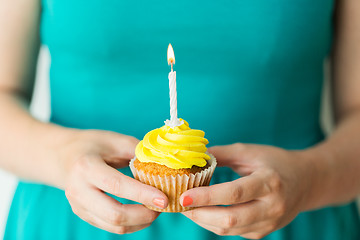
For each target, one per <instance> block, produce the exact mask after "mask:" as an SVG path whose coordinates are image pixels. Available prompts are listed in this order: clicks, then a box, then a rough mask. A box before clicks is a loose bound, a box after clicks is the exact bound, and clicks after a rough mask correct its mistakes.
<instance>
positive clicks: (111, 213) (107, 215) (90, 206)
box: [78, 189, 159, 226]
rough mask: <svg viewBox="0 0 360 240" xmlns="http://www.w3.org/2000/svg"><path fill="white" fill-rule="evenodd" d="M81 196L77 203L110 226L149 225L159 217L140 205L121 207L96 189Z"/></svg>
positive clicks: (121, 205)
mask: <svg viewBox="0 0 360 240" xmlns="http://www.w3.org/2000/svg"><path fill="white" fill-rule="evenodd" d="M81 196H82V197H81V199H79V200H78V202H79V203H80V204H81V205H82V206H83V207H84V208H85V209H86V210H87V211H88V212H90V213H92V214H93V215H95V216H96V217H98V218H100V219H102V220H103V221H104V222H107V223H109V224H112V225H122V226H136V225H144V224H149V223H151V222H153V221H154V220H155V219H156V218H157V217H158V215H159V213H157V212H154V211H151V210H149V209H148V208H146V207H144V206H142V205H123V204H121V203H120V202H118V201H116V200H115V199H114V198H112V197H110V196H108V195H106V194H105V193H103V192H102V191H100V190H98V189H90V190H89V191H86V193H84V194H82V195H81Z"/></svg>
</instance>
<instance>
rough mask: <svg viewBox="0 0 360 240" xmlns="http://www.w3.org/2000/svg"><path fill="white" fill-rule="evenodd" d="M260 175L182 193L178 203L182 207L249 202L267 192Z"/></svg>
mask: <svg viewBox="0 0 360 240" xmlns="http://www.w3.org/2000/svg"><path fill="white" fill-rule="evenodd" d="M264 181H265V179H264V177H263V176H262V175H260V174H255V173H254V174H251V175H249V176H246V177H242V178H239V179H237V180H234V181H232V182H226V183H221V184H215V185H211V186H208V187H197V188H193V189H190V190H188V191H186V192H184V193H183V194H182V195H181V196H180V203H181V204H182V205H183V206H184V207H189V206H191V207H199V206H212V205H232V204H237V203H244V202H249V201H251V200H254V199H257V198H259V197H262V196H264V195H265V194H267V193H268V192H269V190H268V188H267V187H266V186H267V185H266V184H265V183H264Z"/></svg>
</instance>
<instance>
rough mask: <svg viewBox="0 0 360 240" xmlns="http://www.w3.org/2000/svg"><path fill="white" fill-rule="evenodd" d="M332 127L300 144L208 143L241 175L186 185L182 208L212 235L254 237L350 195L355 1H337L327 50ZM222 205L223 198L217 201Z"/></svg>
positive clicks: (358, 57)
mask: <svg viewBox="0 0 360 240" xmlns="http://www.w3.org/2000/svg"><path fill="white" fill-rule="evenodd" d="M333 83H334V84H333V85H334V105H335V113H336V116H337V127H336V129H335V131H334V133H333V134H332V136H330V137H329V138H328V139H327V140H326V141H324V142H322V143H321V144H319V145H317V146H314V147H312V148H310V149H306V150H303V151H286V150H284V149H280V148H276V147H271V146H262V145H249V144H240V143H237V144H233V145H227V146H217V147H212V148H210V149H209V151H210V152H211V153H213V154H214V155H215V157H216V158H217V160H218V163H219V165H220V166H221V165H222V166H229V167H231V168H232V169H233V170H234V171H236V172H237V173H239V174H240V175H242V176H244V177H242V178H240V179H237V180H234V181H232V182H228V183H222V184H217V185H212V186H210V187H199V188H194V189H191V190H188V191H186V192H185V193H183V194H182V196H181V202H182V204H183V205H186V206H194V207H196V206H202V207H201V208H197V209H195V210H191V211H187V212H185V213H183V214H184V215H185V216H187V217H188V218H190V219H192V220H193V221H194V222H196V223H197V224H199V225H200V226H202V227H204V228H206V229H208V230H210V231H212V232H214V233H216V234H219V235H240V236H243V237H246V238H251V239H260V238H262V237H264V236H265V235H267V234H269V233H271V232H273V231H275V230H277V229H279V228H282V227H284V226H285V225H287V224H288V223H289V222H291V221H292V220H293V219H294V218H295V216H296V215H297V214H298V213H299V212H301V211H306V210H310V209H315V208H320V207H324V206H327V205H336V204H340V203H345V202H348V201H350V200H353V199H354V198H355V197H356V196H357V195H358V194H359V193H360V181H359V177H358V176H359V174H360V1H358V0H342V1H339V4H338V6H337V16H336V38H335V43H334V54H333ZM217 205H230V206H217Z"/></svg>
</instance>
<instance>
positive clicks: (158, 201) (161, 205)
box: [153, 198, 165, 208]
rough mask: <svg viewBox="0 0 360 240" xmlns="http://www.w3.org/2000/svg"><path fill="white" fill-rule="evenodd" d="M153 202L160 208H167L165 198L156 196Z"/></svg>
mask: <svg viewBox="0 0 360 240" xmlns="http://www.w3.org/2000/svg"><path fill="white" fill-rule="evenodd" d="M153 203H154V205H155V206H157V207H158V208H165V200H164V199H162V198H154V200H153Z"/></svg>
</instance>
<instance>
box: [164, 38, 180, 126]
mask: <svg viewBox="0 0 360 240" xmlns="http://www.w3.org/2000/svg"><path fill="white" fill-rule="evenodd" d="M167 58H168V64H169V65H171V71H170V73H169V89H170V94H169V95H170V121H169V120H166V121H165V124H166V125H167V126H169V127H178V126H180V125H181V124H183V123H184V122H183V121H180V120H179V119H178V117H177V92H176V72H175V71H173V64H175V55H174V50H173V48H172V46H171V44H169V47H168V52H167Z"/></svg>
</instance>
